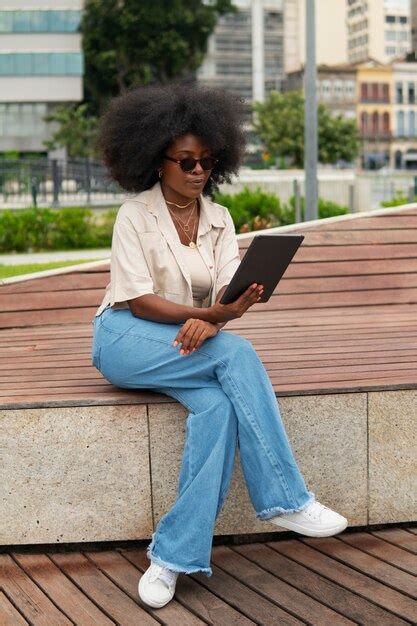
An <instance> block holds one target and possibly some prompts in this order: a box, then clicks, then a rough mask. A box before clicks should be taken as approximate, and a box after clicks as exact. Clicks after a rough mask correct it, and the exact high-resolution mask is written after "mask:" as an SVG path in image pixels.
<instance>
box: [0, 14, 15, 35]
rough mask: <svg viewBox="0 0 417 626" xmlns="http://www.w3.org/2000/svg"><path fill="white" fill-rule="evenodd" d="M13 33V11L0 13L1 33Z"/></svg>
mask: <svg viewBox="0 0 417 626" xmlns="http://www.w3.org/2000/svg"><path fill="white" fill-rule="evenodd" d="M12 31H13V11H0V33H11V32H12Z"/></svg>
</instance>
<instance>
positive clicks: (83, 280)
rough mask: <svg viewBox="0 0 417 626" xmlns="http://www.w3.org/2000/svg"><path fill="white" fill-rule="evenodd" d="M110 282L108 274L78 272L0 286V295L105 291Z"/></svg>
mask: <svg viewBox="0 0 417 626" xmlns="http://www.w3.org/2000/svg"><path fill="white" fill-rule="evenodd" d="M109 282H110V269H109V268H108V272H105V273H104V272H94V273H93V272H91V273H86V272H77V273H72V274H59V275H55V276H47V277H44V278H38V279H36V280H24V281H21V282H18V283H9V284H7V283H6V284H5V285H1V284H0V293H1V294H6V293H26V294H27V293H36V292H40V291H42V292H45V291H63V290H76V289H91V288H95V289H105V287H107V284H108V283H109Z"/></svg>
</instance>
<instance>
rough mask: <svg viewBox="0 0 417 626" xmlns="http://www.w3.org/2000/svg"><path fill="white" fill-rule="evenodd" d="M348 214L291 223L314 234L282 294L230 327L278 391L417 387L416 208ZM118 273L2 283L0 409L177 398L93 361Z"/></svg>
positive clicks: (244, 241) (103, 270) (243, 244)
mask: <svg viewBox="0 0 417 626" xmlns="http://www.w3.org/2000/svg"><path fill="white" fill-rule="evenodd" d="M348 217H349V219H345V218H343V217H342V218H338V220H337V221H333V222H327V223H324V224H303V225H295V226H294V227H289V228H288V227H287V228H286V229H284V231H288V232H300V233H303V234H305V239H304V241H303V244H302V246H301V248H300V249H299V250H298V252H297V254H296V255H295V257H294V260H293V262H292V263H291V264H290V266H289V268H288V270H287V272H286V273H285V276H284V278H283V279H282V281H281V282H280V284H279V285H278V288H277V290H276V293H275V294H274V295H273V296H272V297H271V298H270V300H269V302H267V303H265V304H255V305H254V306H253V307H251V308H250V309H249V311H248V312H247V313H245V315H244V316H243V317H242V318H241V319H238V320H233V321H232V322H229V323H228V324H227V326H226V330H228V331H230V332H236V333H238V334H241V335H242V336H244V337H246V338H248V339H249V340H251V341H252V343H253V345H254V347H255V348H256V350H257V352H258V354H259V355H260V357H261V359H262V361H263V362H264V364H265V367H266V369H267V371H268V373H269V376H270V379H271V381H272V384H273V386H274V389H275V391H276V393H277V395H278V396H279V395H287V396H288V395H302V394H316V393H343V392H346V391H349V392H354V391H372V390H381V389H383V390H393V389H415V388H417V208H407V209H404V208H402V207H399V208H397V209H394V210H392V209H391V210H387V211H386V214H383V215H375V216H372V217H364V216H362V215H361V214H358V215H354V216H348ZM252 236H253V235H249V236H248V237H244V238H241V239H240V250H241V255H242V256H243V255H244V253H245V250H246V249H247V247H248V245H249V243H250V240H251V237H252ZM108 282H109V262H105V263H103V265H100V266H98V267H95V268H90V269H86V270H83V269H80V270H78V271H72V272H71V271H70V272H68V273H65V274H61V275H59V276H51V277H47V278H37V279H32V280H26V281H23V282H17V283H13V284H5V285H0V329H1V330H0V343H1V345H0V355H1V361H0V408H14V407H45V406H66V405H67V406H80V405H89V404H94V405H99V404H103V405H105V404H118V403H120V404H126V403H127V404H131V403H145V402H165V401H168V400H169V401H171V400H170V399H168V398H167V397H166V396H162V395H159V394H154V393H152V392H143V391H140V390H138V391H136V390H134V391H130V390H123V389H118V388H117V387H114V386H113V385H111V384H110V383H108V382H107V381H106V380H105V379H104V378H103V377H102V375H101V374H100V373H99V372H98V371H97V370H96V369H95V368H94V367H93V366H92V365H91V336H92V325H91V321H92V319H93V316H94V313H95V311H96V310H97V307H98V305H99V304H100V302H101V299H102V297H103V295H104V288H105V286H106V284H107V283H108ZM187 358H189V357H187ZM190 358H191V357H190Z"/></svg>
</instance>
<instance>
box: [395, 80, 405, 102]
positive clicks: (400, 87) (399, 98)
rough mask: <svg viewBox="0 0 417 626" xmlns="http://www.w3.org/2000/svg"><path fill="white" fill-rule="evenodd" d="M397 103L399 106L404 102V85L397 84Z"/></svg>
mask: <svg viewBox="0 0 417 626" xmlns="http://www.w3.org/2000/svg"><path fill="white" fill-rule="evenodd" d="M395 102H397V104H401V103H402V102H403V84H402V83H396V84H395Z"/></svg>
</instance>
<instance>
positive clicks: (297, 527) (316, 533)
mask: <svg viewBox="0 0 417 626" xmlns="http://www.w3.org/2000/svg"><path fill="white" fill-rule="evenodd" d="M272 523H273V524H274V525H275V526H282V527H283V528H288V530H293V531H294V532H296V533H299V534H300V535H306V536H307V537H331V536H332V535H337V534H338V533H341V532H342V531H344V530H345V528H346V527H347V525H348V521H347V520H346V521H345V522H341V523H340V524H337V525H336V526H333V527H332V528H326V529H321V530H314V529H312V528H305V527H304V526H302V524H296V523H295V522H289V521H287V520H282V521H280V522H278V521H276V522H272Z"/></svg>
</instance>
